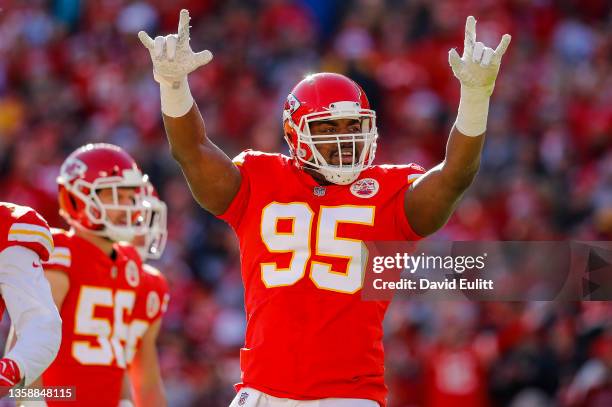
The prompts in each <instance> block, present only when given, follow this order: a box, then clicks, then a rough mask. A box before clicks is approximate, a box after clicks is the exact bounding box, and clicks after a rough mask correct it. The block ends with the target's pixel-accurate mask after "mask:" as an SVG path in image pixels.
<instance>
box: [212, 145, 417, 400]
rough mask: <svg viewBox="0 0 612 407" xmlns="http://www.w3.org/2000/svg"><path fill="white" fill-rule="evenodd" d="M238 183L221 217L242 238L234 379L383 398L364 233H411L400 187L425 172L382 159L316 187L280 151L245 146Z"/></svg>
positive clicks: (293, 393)
mask: <svg viewBox="0 0 612 407" xmlns="http://www.w3.org/2000/svg"><path fill="white" fill-rule="evenodd" d="M234 162H235V163H236V164H237V165H238V166H239V168H240V171H241V173H242V183H241V186H240V190H239V192H238V194H237V196H236V197H235V198H234V201H233V202H232V203H231V205H230V207H229V209H228V210H227V211H226V212H225V213H224V214H223V215H221V216H220V217H221V218H222V219H224V220H226V221H227V222H228V223H229V224H230V225H231V226H232V227H233V228H234V230H235V231H236V233H237V235H238V237H239V240H240V252H241V258H242V279H243V282H244V288H245V306H246V314H247V330H246V338H245V346H244V348H243V349H241V353H240V364H241V370H242V382H241V383H239V384H238V385H237V388H238V389H239V388H240V387H252V388H255V389H257V390H260V391H262V392H265V393H267V394H270V395H272V396H275V397H285V398H291V399H298V400H308V399H320V398H327V397H340V398H363V399H371V400H375V401H377V402H378V403H380V405H381V406H384V405H385V403H386V401H385V399H386V394H387V389H386V387H385V383H384V377H383V375H384V354H383V345H382V337H383V331H382V321H383V318H384V315H385V311H386V309H387V306H388V302H386V301H378V302H377V301H362V299H361V293H360V291H361V288H362V285H363V273H364V271H363V267H362V263H361V250H362V247H363V243H362V242H363V241H368V240H417V239H419V238H420V237H419V236H418V235H417V234H415V233H414V232H413V231H412V229H411V228H410V225H409V223H408V221H407V219H406V216H405V214H404V193H405V192H406V190H407V188H408V186H409V184H410V183H411V182H412V181H414V180H415V179H416V178H418V177H419V176H420V174H422V173H423V172H424V170H423V169H422V168H421V167H420V166H417V165H414V164H411V165H406V166H395V165H393V166H391V165H381V166H374V167H371V168H369V169H367V170H365V171H363V172H362V173H361V175H360V177H359V179H358V180H356V181H355V182H353V183H352V184H350V185H344V186H342V185H327V186H320V185H319V184H318V183H317V182H316V181H315V180H314V179H313V178H312V177H311V176H310V175H308V174H307V173H306V172H304V171H303V170H301V169H299V168H297V167H296V166H295V164H294V161H293V159H291V158H289V157H286V156H284V155H281V154H264V153H259V152H252V151H247V152H244V153H242V154H241V155H239V156H238V157H237V158H236V159H235V160H234Z"/></svg>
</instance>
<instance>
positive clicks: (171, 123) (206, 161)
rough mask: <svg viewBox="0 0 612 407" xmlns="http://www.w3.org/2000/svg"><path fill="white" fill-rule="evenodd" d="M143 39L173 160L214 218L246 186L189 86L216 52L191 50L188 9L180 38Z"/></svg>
mask: <svg viewBox="0 0 612 407" xmlns="http://www.w3.org/2000/svg"><path fill="white" fill-rule="evenodd" d="M138 38H140V41H142V43H143V45H144V46H145V47H146V48H147V49H148V50H149V53H150V54H151V60H152V61H153V77H154V78H155V80H156V81H157V82H158V83H159V86H160V94H161V109H162V113H163V118H164V125H165V128H166V135H167V136H168V142H169V143H170V151H171V153H172V156H173V157H174V159H175V160H176V161H177V162H178V163H179V165H180V166H181V169H182V170H183V174H184V175H185V178H186V179H187V183H188V184H189V188H190V189H191V193H192V194H193V197H194V198H195V199H196V201H197V202H198V203H199V204H200V205H201V206H202V207H203V208H204V209H206V210H208V211H209V212H211V213H212V214H214V215H219V214H222V213H223V212H225V210H226V209H227V208H228V207H229V205H230V203H231V202H232V199H233V198H234V196H235V195H236V193H237V192H238V189H239V188H240V182H241V177H240V171H239V170H238V168H237V167H236V166H235V165H234V164H233V163H232V161H231V160H230V159H229V157H228V156H227V155H225V153H223V151H221V150H220V149H219V148H218V147H217V146H216V145H215V144H214V143H213V142H212V141H210V139H209V138H208V137H207V136H206V128H205V126H204V120H203V119H202V116H201V115H200V111H199V110H198V107H197V105H196V104H195V102H194V100H193V97H192V96H191V91H190V90H189V83H188V82H187V75H189V74H190V73H191V72H193V71H194V70H196V69H197V68H199V67H201V66H203V65H206V64H207V63H209V62H210V61H211V60H212V54H211V52H210V51H208V50H205V51H202V52H197V53H195V52H193V51H192V50H191V46H190V45H189V12H188V11H187V10H181V14H180V18H179V26H178V33H177V34H171V35H167V36H165V37H162V36H158V37H155V40H153V39H151V37H149V36H148V35H147V33H145V32H144V31H141V32H139V33H138Z"/></svg>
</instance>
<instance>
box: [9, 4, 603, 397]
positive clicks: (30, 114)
mask: <svg viewBox="0 0 612 407" xmlns="http://www.w3.org/2000/svg"><path fill="white" fill-rule="evenodd" d="M0 6H1V7H2V9H1V10H0V200H3V201H11V202H15V203H19V204H24V205H30V206H32V207H34V208H36V209H37V210H39V211H40V212H41V213H42V214H43V215H44V216H45V217H46V219H47V220H49V222H50V224H51V225H52V226H59V227H63V226H65V224H64V223H63V221H62V220H61V218H60V217H59V216H58V214H57V209H58V208H57V203H56V191H57V186H56V183H55V177H56V176H57V174H58V172H59V165H60V164H61V162H62V161H63V159H64V158H65V157H66V156H67V155H68V154H69V153H70V152H71V151H72V150H73V149H75V148H76V147H78V146H80V145H83V144H85V143H88V142H110V143H115V144H118V145H121V146H122V147H124V148H125V149H126V150H128V151H129V152H130V153H131V154H132V155H133V156H134V157H135V158H136V159H137V161H138V162H139V163H140V165H141V166H142V168H143V169H144V170H145V171H146V172H147V173H148V174H149V175H150V176H151V178H152V180H153V182H154V184H155V185H156V186H157V188H158V190H159V193H160V195H161V197H162V198H163V199H164V200H165V201H166V203H167V204H168V206H169V214H170V216H169V244H168V247H167V250H166V252H165V254H164V256H163V258H162V259H161V260H160V261H159V262H158V263H157V264H156V265H157V266H158V267H159V268H160V269H161V270H162V271H163V272H164V273H165V275H166V276H167V278H168V280H169V282H170V285H171V293H172V300H171V303H170V307H169V310H168V313H167V315H166V317H165V321H164V325H163V331H162V333H161V337H160V356H161V364H162V370H163V375H164V379H165V383H166V387H167V392H168V397H169V401H170V405H171V406H177V407H182V406H224V405H227V404H228V403H229V400H231V398H232V397H233V389H232V386H231V385H232V384H233V383H235V382H237V381H238V380H239V375H240V371H239V365H238V348H239V347H240V346H241V345H242V341H243V334H244V313H243V302H242V301H243V299H242V286H241V281H240V264H239V252H238V247H237V243H236V239H235V237H234V234H233V232H232V231H231V230H230V229H229V228H228V227H227V226H225V224H223V223H222V222H220V221H219V220H217V219H215V218H214V217H212V216H210V215H208V214H206V213H205V212H204V211H203V210H201V209H200V208H198V207H197V206H196V204H195V202H194V201H193V199H192V198H191V195H190V193H189V190H188V188H187V185H186V183H185V181H184V179H183V177H182V174H181V172H180V169H179V168H178V166H177V165H176V164H175V163H174V162H173V160H172V159H171V157H170V154H169V153H168V147H167V142H166V139H165V135H164V132H163V124H162V122H161V114H160V107H159V90H158V86H157V84H156V83H155V82H154V81H153V78H152V72H151V64H150V60H149V55H148V52H146V50H145V49H144V48H143V47H142V45H141V44H140V42H139V40H138V38H137V36H136V33H137V32H138V31H139V30H141V29H144V30H146V31H147V32H148V33H150V34H152V35H157V34H162V33H163V34H167V33H171V32H175V30H176V24H177V22H178V11H179V10H180V9H181V8H188V9H189V10H190V12H191V16H192V21H191V25H192V32H191V38H192V39H191V45H192V47H193V49H194V50H196V51H199V50H201V49H210V50H211V51H212V52H213V54H214V56H215V57H214V60H213V62H212V63H211V64H209V65H207V66H206V67H204V68H202V69H200V70H198V71H197V72H195V73H194V74H192V75H191V76H190V83H191V89H192V93H193V95H194V97H195V99H196V101H197V103H198V106H199V108H200V110H201V111H202V114H203V116H204V119H205V121H206V126H207V131H208V134H209V135H210V137H211V138H212V139H213V141H214V142H215V143H217V144H218V145H219V146H220V147H221V148H222V149H223V150H224V151H225V152H226V153H227V154H228V155H230V156H232V155H234V154H237V153H238V152H240V151H241V150H242V149H245V148H252V149H256V150H262V151H269V152H286V151H287V149H286V146H285V144H284V141H283V139H282V129H281V107H282V103H283V102H284V98H285V97H286V95H287V93H288V91H289V90H290V89H291V87H292V85H293V84H295V83H296V82H297V81H299V80H300V79H301V78H302V77H303V76H304V75H305V74H307V73H310V72H317V71H334V72H340V73H344V74H346V75H348V76H349V77H351V78H353V79H354V80H355V81H357V82H358V83H360V84H361V85H362V86H363V88H364V89H365V90H366V93H367V94H368V96H369V98H370V101H371V103H372V104H373V106H374V109H376V111H377V113H378V124H379V133H380V138H379V147H378V150H377V162H378V163H408V162H417V163H419V164H421V165H423V166H424V167H426V168H428V167H431V166H433V165H435V164H436V163H438V162H439V161H440V160H441V159H442V157H443V154H444V146H445V142H446V139H447V135H448V132H449V130H450V128H451V125H452V123H453V121H454V118H455V114H456V110H457V106H458V100H459V85H458V82H457V81H456V79H455V78H454V77H453V76H452V72H451V70H450V68H449V66H448V62H447V58H448V57H447V55H448V54H447V52H448V50H449V49H450V48H452V47H457V48H458V50H459V51H461V50H462V44H463V28H464V24H465V18H466V16H467V15H470V14H472V15H474V16H475V17H476V19H477V20H478V25H477V36H478V37H477V38H478V40H479V41H483V42H484V43H485V44H486V45H488V46H491V47H493V48H494V47H495V46H496V45H497V43H498V42H499V39H500V38H501V35H502V34H503V33H511V34H512V37H513V39H512V44H511V45H510V48H509V50H508V52H507V54H506V56H505V57H504V60H503V61H502V68H501V73H500V77H499V80H498V83H497V86H496V89H495V92H494V95H493V100H492V104H491V109H490V113H489V124H488V134H487V142H486V148H485V153H484V157H483V162H482V166H481V170H480V174H479V176H478V178H477V181H476V182H475V184H474V185H473V186H472V188H471V189H470V191H469V193H468V195H467V196H466V197H465V198H464V200H463V202H462V203H461V205H460V207H459V208H458V210H457V212H456V214H455V215H454V216H453V218H452V219H451V221H450V222H449V224H448V225H447V226H446V227H445V228H444V229H443V230H442V231H440V232H438V233H437V234H436V235H435V236H434V238H439V239H451V240H479V239H480V240H492V239H502V240H557V239H570V238H571V239H581V240H612V3H610V2H609V1H608V0H558V1H555V0H503V1H502V0H436V1H433V0H431V1H427V0H403V1H401V0H351V1H348V0H345V1H342V0H294V1H292V0H254V1H238V0H174V1H164V0H150V1H139V0H90V1H83V0H53V1H45V0H2V1H0ZM386 325H387V326H386V333H387V336H386V347H387V352H388V354H387V366H388V369H387V370H388V384H389V387H390V390H391V395H390V404H389V406H390V407H408V406H451V405H457V406H459V405H462V406H463V405H465V406H468V405H469V406H477V407H478V406H483V407H484V406H534V407H537V406H552V405H568V406H610V405H612V305H610V304H606V303H576V304H551V303H526V304H521V303H465V304H447V303H444V302H437V303H417V302H405V301H403V300H402V301H397V302H396V303H394V304H393V305H392V306H391V308H390V311H389V316H388V318H387V320H386Z"/></svg>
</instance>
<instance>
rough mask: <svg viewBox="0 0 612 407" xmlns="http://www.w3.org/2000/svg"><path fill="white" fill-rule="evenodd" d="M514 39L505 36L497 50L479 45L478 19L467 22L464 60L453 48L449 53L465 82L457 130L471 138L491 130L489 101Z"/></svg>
mask: <svg viewBox="0 0 612 407" xmlns="http://www.w3.org/2000/svg"><path fill="white" fill-rule="evenodd" d="M511 39H512V37H511V36H510V35H508V34H504V35H503V37H502V39H501V41H500V43H499V45H498V46H497V48H496V49H495V50H493V49H492V48H489V47H486V46H485V45H484V44H483V43H482V42H476V19H475V18H474V17H472V16H469V17H468V18H467V20H466V22H465V41H464V45H463V56H462V57H459V54H458V53H457V51H456V50H455V49H454V48H453V49H451V50H450V51H449V52H448V63H449V64H450V66H451V68H452V70H453V74H454V75H455V77H456V78H457V79H459V82H461V101H460V102H459V113H458V114H457V122H456V123H455V127H456V128H457V129H458V130H459V131H460V132H461V133H463V134H465V135H468V136H479V135H481V134H482V133H484V132H485V130H486V127H487V115H488V113H489V97H490V96H491V93H493V88H494V87H495V79H496V78H497V74H498V73H499V67H500V63H501V58H502V56H503V55H504V53H505V52H506V49H507V48H508V45H509V44H510V40H511Z"/></svg>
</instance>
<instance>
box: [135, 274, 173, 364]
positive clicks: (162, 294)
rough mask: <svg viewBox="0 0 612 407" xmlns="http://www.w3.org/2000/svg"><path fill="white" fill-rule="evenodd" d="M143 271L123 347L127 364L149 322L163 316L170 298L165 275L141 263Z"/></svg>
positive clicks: (149, 324) (151, 322)
mask: <svg viewBox="0 0 612 407" xmlns="http://www.w3.org/2000/svg"><path fill="white" fill-rule="evenodd" d="M143 271H144V273H143V275H142V282H141V283H140V294H138V298H137V299H136V305H135V306H134V313H133V314H132V323H131V325H130V331H129V334H128V342H127V345H126V349H125V359H126V362H127V364H128V365H129V364H130V363H131V362H132V360H134V356H135V355H136V351H137V350H138V348H139V347H140V343H141V340H142V337H143V336H144V334H145V332H146V331H147V329H149V326H151V324H153V323H154V322H155V321H157V319H159V318H161V317H163V315H164V313H165V312H166V310H167V309H168V301H169V300H170V294H169V292H168V282H167V281H166V277H164V275H163V274H162V273H161V272H160V271H159V270H158V269H156V268H155V267H153V266H150V265H148V264H143Z"/></svg>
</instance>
